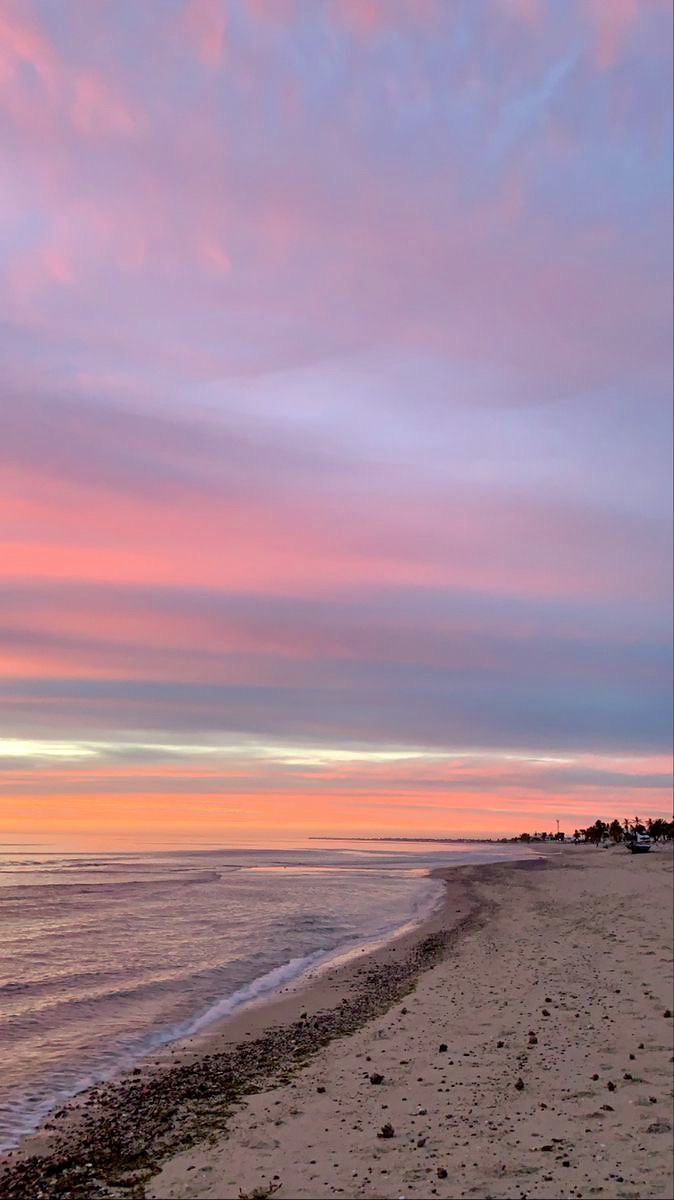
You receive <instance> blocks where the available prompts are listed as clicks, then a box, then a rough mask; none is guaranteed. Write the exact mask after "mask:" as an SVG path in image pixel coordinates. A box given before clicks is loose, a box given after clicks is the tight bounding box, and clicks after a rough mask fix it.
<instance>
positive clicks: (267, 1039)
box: [0, 847, 673, 1200]
mask: <svg viewBox="0 0 674 1200" xmlns="http://www.w3.org/2000/svg"><path fill="white" fill-rule="evenodd" d="M447 874H448V877H449V882H448V885H447V899H446V902H445V905H444V907H443V909H442V910H441V911H440V912H439V913H438V914H436V916H435V917H434V918H432V920H431V922H429V924H428V925H427V926H425V927H424V928H423V930H420V931H418V932H417V933H416V934H411V935H406V937H404V938H401V939H400V940H399V941H398V942H397V943H395V944H390V945H388V946H386V947H383V948H381V949H380V950H378V951H377V952H376V953H375V954H373V955H369V956H362V958H361V959H360V960H357V961H355V962H351V963H350V964H348V966H346V967H343V968H341V969H339V970H337V971H332V972H328V973H326V974H324V975H321V976H319V977H318V978H317V979H315V980H314V982H313V983H312V984H311V985H310V986H309V987H305V988H304V989H301V990H300V989H294V990H289V991H288V992H287V993H286V994H285V995H284V996H283V997H282V998H281V999H280V1000H279V1001H278V1002H276V1003H275V1004H270V1005H266V1006H260V1007H259V1008H256V1009H251V1010H248V1011H247V1012H245V1013H243V1014H241V1015H240V1016H239V1017H237V1018H235V1019H234V1020H230V1021H229V1022H228V1023H227V1025H225V1026H222V1027H221V1028H220V1029H214V1030H211V1031H209V1033H208V1034H207V1035H204V1034H202V1035H201V1036H200V1037H199V1038H198V1039H193V1040H192V1041H191V1042H190V1043H189V1044H187V1045H186V1046H182V1047H174V1048H173V1049H172V1050H171V1051H167V1052H165V1053H164V1054H163V1055H162V1056H161V1058H159V1059H157V1060H155V1062H154V1063H153V1064H148V1065H147V1066H144V1067H143V1068H141V1069H139V1070H138V1071H137V1073H136V1074H134V1075H131V1076H128V1077H126V1078H125V1079H122V1080H121V1081H119V1082H117V1083H115V1084H111V1085H105V1086H103V1087H100V1088H98V1089H94V1090H93V1092H90V1093H86V1094H85V1095H84V1096H83V1097H81V1098H79V1101H78V1103H77V1104H74V1105H72V1106H69V1110H68V1111H67V1112H66V1113H65V1114H64V1115H63V1116H62V1117H61V1118H59V1119H57V1120H55V1121H52V1122H50V1123H49V1124H53V1125H54V1126H55V1128H52V1129H49V1128H46V1129H43V1130H42V1131H41V1132H40V1134H39V1135H38V1136H37V1137H36V1138H34V1139H31V1141H30V1142H26V1143H25V1144H24V1146H23V1147H22V1148H21V1152H20V1153H19V1154H18V1155H15V1156H14V1157H13V1158H12V1159H10V1160H9V1167H8V1169H7V1170H6V1172H5V1175H4V1177H3V1178H0V1194H2V1196H3V1197H7V1200H19V1198H21V1200H23V1198H24V1197H30V1198H31V1200H33V1197H38V1196H50V1197H63V1198H65V1197H78V1198H82V1200H84V1197H86V1198H87V1200H89V1198H94V1197H97V1196H112V1195H126V1196H132V1197H136V1196H146V1197H147V1198H148V1200H150V1198H155V1200H169V1198H170V1200H182V1198H184V1200H189V1198H192V1200H228V1198H229V1197H232V1198H233V1200H236V1198H238V1197H239V1196H240V1195H245V1196H252V1195H254V1194H255V1192H256V1189H257V1190H259V1191H261V1192H263V1193H265V1192H266V1193H270V1191H271V1189H273V1192H272V1194H275V1195H278V1197H279V1200H301V1198H303V1197H306V1198H308V1200H321V1198H323V1197H332V1196H341V1197H353V1198H356V1197H379V1198H384V1200H389V1198H393V1197H401V1196H405V1197H410V1198H413V1197H415V1196H416V1197H430V1196H435V1195H437V1196H444V1197H459V1196H467V1197H470V1196H475V1197H485V1198H487V1197H492V1198H494V1200H498V1198H499V1197H503V1198H504V1200H506V1198H509V1197H517V1198H520V1197H522V1196H526V1197H534V1196H539V1197H550V1198H553V1197H566V1196H569V1197H571V1196H575V1197H578V1196H588V1197H589V1196H600V1197H640V1198H642V1200H643V1198H647V1197H652V1198H653V1200H657V1198H659V1197H664V1196H669V1195H670V1194H671V1183H672V1179H671V1162H672V1158H671V1155H672V1115H671V1075H672V1026H673V1022H672V1018H671V1011H670V1010H671V1009H672V1007H673V1001H672V917H671V912H672V854H671V850H670V849H663V850H657V851H656V852H654V853H652V854H650V855H644V856H631V855H629V854H628V853H626V852H625V851H624V850H622V849H620V848H619V849H615V850H613V849H612V850H606V851H604V850H594V849H592V848H588V847H577V848H576V847H567V848H564V849H561V850H557V848H556V847H555V848H554V850H552V851H551V852H550V855H549V858H548V859H547V860H546V863H545V864H544V866H543V867H539V866H537V864H536V861H535V860H533V859H532V860H530V861H529V863H528V864H525V865H524V869H522V867H519V868H518V867H517V866H516V865H515V864H508V865H500V864H499V865H490V866H482V867H464V868H453V869H452V870H451V871H449V872H448V873H447ZM666 1013H670V1015H669V1016H667V1015H665V1014H666ZM387 1126H389V1127H390V1128H389V1129H387V1128H386V1127H387ZM387 1133H388V1134H389V1135H390V1136H386V1134H387ZM382 1134H384V1136H380V1135H382Z"/></svg>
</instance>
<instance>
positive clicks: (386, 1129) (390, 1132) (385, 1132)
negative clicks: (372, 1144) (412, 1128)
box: [377, 1121, 396, 1138]
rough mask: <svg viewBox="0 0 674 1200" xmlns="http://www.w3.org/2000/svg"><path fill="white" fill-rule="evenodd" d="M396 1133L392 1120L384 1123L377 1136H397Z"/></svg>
mask: <svg viewBox="0 0 674 1200" xmlns="http://www.w3.org/2000/svg"><path fill="white" fill-rule="evenodd" d="M395 1135H396V1131H395V1129H394V1128H393V1126H392V1124H391V1122H390V1121H387V1122H386V1124H385V1125H382V1127H381V1129H380V1130H379V1133H378V1134H377V1137H378V1138H392V1137H395Z"/></svg>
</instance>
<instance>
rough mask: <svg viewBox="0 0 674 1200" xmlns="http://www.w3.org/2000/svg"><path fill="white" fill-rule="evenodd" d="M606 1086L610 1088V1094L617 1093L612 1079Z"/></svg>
mask: <svg viewBox="0 0 674 1200" xmlns="http://www.w3.org/2000/svg"><path fill="white" fill-rule="evenodd" d="M606 1086H607V1088H608V1090H609V1092H614V1091H615V1084H614V1082H613V1080H612V1079H609V1081H608V1083H607V1084H606Z"/></svg>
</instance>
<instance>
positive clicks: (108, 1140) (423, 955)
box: [0, 855, 542, 1200]
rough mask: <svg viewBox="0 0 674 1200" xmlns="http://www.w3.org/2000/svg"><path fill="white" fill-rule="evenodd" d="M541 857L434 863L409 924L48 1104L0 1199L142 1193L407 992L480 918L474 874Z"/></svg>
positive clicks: (0, 1172)
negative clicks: (431, 895)
mask: <svg viewBox="0 0 674 1200" xmlns="http://www.w3.org/2000/svg"><path fill="white" fill-rule="evenodd" d="M540 865H542V864H541V860H540V859H538V858H536V857H534V856H533V855H532V856H531V858H529V857H523V858H521V859H520V858H517V859H515V858H513V859H512V860H508V861H507V862H503V861H499V862H495V863H481V864H466V865H457V866H450V867H442V868H436V869H433V870H431V871H430V872H429V877H431V878H435V879H439V880H442V881H443V882H444V884H445V895H444V897H443V898H442V899H441V900H440V902H439V904H438V906H437V907H436V909H435V910H433V911H432V912H431V914H430V915H428V916H426V917H425V918H424V919H423V920H422V921H421V922H420V923H419V924H417V925H415V926H414V927H413V928H409V929H408V928H407V926H403V927H402V930H403V932H394V933H393V934H392V936H391V937H390V938H387V939H386V940H385V941H382V942H380V943H376V944H375V945H374V947H371V946H369V945H365V946H363V947H362V948H361V949H358V948H354V950H352V951H350V952H347V959H346V961H344V962H342V961H338V962H337V964H333V963H331V962H330V961H327V962H325V963H323V964H318V965H316V966H314V967H310V968H309V969H308V970H307V971H305V972H303V973H302V974H301V975H299V976H298V977H297V979H295V980H292V981H290V982H289V983H288V984H286V985H284V986H283V987H282V988H281V989H279V990H277V991H276V992H272V993H269V994H268V995H267V996H262V997H260V998H259V999H258V1000H254V1001H251V1002H250V1003H248V1004H245V1005H244V1006H243V1007H242V1008H241V1009H239V1010H237V1011H235V1012H233V1013H232V1014H230V1015H227V1016H225V1017H222V1018H220V1019H216V1020H215V1021H214V1022H212V1023H211V1024H209V1025H207V1026H205V1027H204V1028H203V1029H201V1030H199V1031H197V1032H195V1033H193V1034H191V1035H189V1036H187V1037H185V1038H181V1039H178V1040H176V1041H172V1042H170V1043H167V1044H166V1045H164V1046H161V1047H159V1048H158V1049H157V1050H156V1051H155V1052H154V1053H153V1055H152V1058H151V1059H149V1058H146V1059H144V1060H141V1062H140V1063H139V1064H138V1065H137V1066H135V1067H134V1068H132V1069H131V1070H127V1071H125V1072H123V1073H122V1074H120V1075H119V1076H116V1077H114V1078H113V1079H111V1080H109V1081H107V1082H102V1083H99V1084H96V1085H94V1086H93V1087H91V1088H87V1089H86V1090H84V1091H82V1092H81V1093H78V1094H77V1095H76V1096H74V1097H73V1098H72V1099H71V1100H69V1101H67V1102H66V1103H65V1104H62V1105H61V1106H60V1107H59V1108H57V1109H56V1110H55V1111H52V1112H51V1113H50V1114H49V1115H48V1116H47V1117H46V1119H45V1120H44V1121H43V1122H42V1123H41V1124H40V1125H39V1126H38V1128H37V1129H36V1130H35V1131H34V1132H33V1133H30V1134H27V1135H26V1136H25V1137H23V1138H22V1139H21V1142H20V1143H19V1145H18V1146H17V1147H16V1148H15V1149H13V1150H9V1151H7V1152H5V1153H4V1154H3V1155H2V1156H0V1189H1V1191H2V1195H3V1198H6V1200H33V1198H34V1197H35V1196H36V1195H38V1194H39V1195H41V1196H44V1197H59V1198H60V1197H61V1196H63V1195H67V1196H68V1197H69V1198H70V1197H72V1198H73V1200H75V1198H81V1200H94V1198H95V1197H96V1196H99V1195H100V1196H103V1195H105V1196H109V1195H110V1194H111V1193H110V1187H112V1188H113V1189H114V1188H117V1187H118V1188H119V1189H120V1194H121V1192H122V1190H123V1192H124V1194H125V1195H133V1196H134V1197H135V1196H142V1195H143V1185H144V1183H145V1182H147V1181H148V1180H149V1179H151V1178H152V1176H153V1175H154V1174H155V1173H156V1170H157V1169H158V1167H159V1165H160V1163H161V1161H162V1160H164V1159H165V1158H167V1157H169V1156H170V1155H172V1154H174V1153H176V1152H179V1151H180V1150H181V1149H184V1148H185V1147H186V1146H190V1145H193V1144H194V1143H195V1141H196V1140H201V1139H202V1138H204V1137H208V1136H209V1135H211V1134H212V1133H214V1132H222V1131H223V1129H224V1128H225V1126H226V1122H227V1118H228V1116H229V1114H230V1112H231V1111H233V1109H234V1107H235V1106H236V1105H237V1104H238V1103H239V1102H240V1101H241V1099H242V1098H243V1097H245V1096H246V1095H249V1094H250V1093H251V1092H254V1091H257V1090H259V1087H260V1086H261V1085H262V1084H263V1083H264V1084H265V1085H266V1086H273V1085H274V1077H279V1078H281V1079H284V1078H285V1077H286V1076H287V1074H288V1072H289V1071H296V1070H298V1069H300V1068H301V1066H302V1065H303V1063H304V1062H306V1060H307V1058H309V1057H311V1056H313V1055H314V1054H316V1053H317V1052H318V1051H319V1050H320V1049H321V1048H322V1047H323V1046H325V1045H327V1044H328V1043H329V1042H330V1041H332V1040H333V1039H334V1038H340V1037H345V1036H348V1035H349V1034H350V1033H352V1032H353V1031H354V1030H355V1029H357V1028H360V1027H361V1026H362V1025H364V1024H365V1023H366V1022H367V1021H368V1020H371V1019H372V1018H373V1017H374V1016H376V1015H379V1014H381V1013H383V1012H386V1011H387V1010H388V1008H390V1007H391V1005H393V1004H394V1003H396V1001H397V1000H399V999H400V998H401V997H403V996H404V995H407V994H409V992H410V991H412V990H413V988H414V986H415V984H416V981H417V979H418V977H419V975H420V974H421V973H423V972H424V971H426V970H428V969H429V968H430V967H431V966H433V965H435V964H436V963H437V961H439V959H440V958H441V957H444V956H445V955H447V954H449V953H450V952H451V949H452V945H453V944H454V943H455V942H456V941H457V940H458V939H459V938H460V937H461V936H462V935H463V934H465V933H466V932H468V931H469V930H470V929H471V928H473V927H474V926H475V925H476V924H477V923H478V922H480V921H484V920H486V919H487V915H488V914H487V913H486V912H485V911H484V910H485V906H484V905H483V904H481V903H480V902H479V900H478V899H477V898H476V895H475V892H474V886H473V885H474V882H475V879H476V878H477V877H478V876H480V875H482V874H485V873H488V872H489V871H493V870H496V871H503V870H506V871H507V870H511V869H515V870H517V869H522V868H528V869H530V868H531V867H536V866H540ZM340 958H341V956H340ZM199 1077H201V1078H199ZM158 1104H161V1105H163V1108H162V1110H161V1113H158V1108H157V1106H158ZM169 1118H170V1122H172V1128H171V1129H170V1130H169V1129H168V1123H169ZM124 1125H126V1126H127V1128H126V1129H125V1128H123V1126H124ZM150 1147H152V1150H150Z"/></svg>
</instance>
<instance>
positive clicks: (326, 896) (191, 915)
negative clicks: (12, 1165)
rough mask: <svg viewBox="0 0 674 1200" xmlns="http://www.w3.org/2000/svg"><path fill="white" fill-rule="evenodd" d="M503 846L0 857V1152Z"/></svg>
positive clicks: (360, 939) (399, 925) (427, 903)
mask: <svg viewBox="0 0 674 1200" xmlns="http://www.w3.org/2000/svg"><path fill="white" fill-rule="evenodd" d="M514 854H517V855H519V856H521V854H522V851H521V850H517V849H515V848H510V847H505V846H504V847H497V846H494V847H490V846H480V847H479V849H478V848H476V847H474V846H472V847H471V846H469V845H459V846H451V847H449V846H439V845H433V844H428V843H407V844H401V843H379V842H376V843H364V842H361V843H357V842H354V843H349V844H346V843H342V844H341V845H338V844H336V843H324V842H316V843H315V844H314V846H313V848H302V849H297V850H291V849H281V850H280V849H267V850H252V849H233V850H226V849H222V850H207V851H171V852H154V853H124V854H122V853H104V854H91V853H70V854H68V853H51V854H36V853H30V852H29V850H26V851H24V852H22V850H21V848H14V849H12V850H10V851H9V852H7V851H4V852H0V1061H2V1064H3V1069H2V1073H1V1074H0V1149H8V1148H10V1147H12V1146H14V1145H16V1144H17V1142H18V1141H19V1139H20V1138H21V1137H22V1136H23V1135H24V1134H25V1133H28V1132H30V1131H31V1130H32V1129H34V1128H35V1127H36V1126H37V1125H38V1124H39V1123H40V1121H41V1120H43V1119H44V1117H45V1116H46V1115H47V1114H48V1112H49V1111H50V1110H51V1109H52V1108H53V1107H55V1106H57V1105H58V1104H59V1103H62V1102H63V1101H64V1100H66V1099H68V1098H70V1097H72V1096H73V1095H75V1094H76V1093H77V1092H78V1091H81V1090H82V1089H83V1088H85V1087H88V1086H90V1085H91V1084H93V1083H95V1082H99V1081H101V1080H103V1079H109V1078H110V1077H112V1076H113V1075H115V1074H116V1073H117V1072H119V1071H121V1070H123V1069H125V1068H128V1067H130V1066H131V1065H132V1064H134V1063H136V1062H138V1061H139V1060H141V1059H142V1058H143V1057H144V1056H145V1055H147V1054H148V1053H150V1052H151V1051H152V1050H153V1049H156V1048H157V1047H159V1046H162V1045H166V1044H167V1043H169V1042H171V1041H174V1040H176V1039H179V1038H182V1037H185V1036H188V1035H189V1034H191V1033H194V1032H196V1031H197V1030H199V1029H202V1028H204V1027H205V1026H207V1025H208V1024H210V1023H211V1022H213V1021H216V1020H218V1019H221V1018H223V1017H226V1016H227V1015H229V1014H231V1013H233V1012H235V1011H236V1010H237V1009H239V1008H241V1007H243V1006H244V1005H246V1004H248V1003H250V1002H251V1001H254V1000H258V999H260V998H262V997H265V996H268V995H271V994H273V993H274V992H275V991H277V990H278V989H279V988H280V987H281V986H283V984H284V983H287V982H289V981H290V980H292V979H295V978H297V977H299V976H300V975H302V974H303V973H305V972H307V971H308V970H309V969H311V968H312V967H314V968H315V967H316V966H318V965H319V964H322V963H326V962H329V961H330V960H331V959H333V958H335V957H338V956H342V955H345V954H348V953H349V952H355V951H356V950H358V949H360V948H361V947H363V946H369V945H371V944H376V943H377V942H380V941H382V940H384V939H387V938H390V937H391V936H392V935H394V934H395V933H396V932H398V931H402V930H404V929H406V928H411V927H413V926H414V925H415V924H419V923H420V922H422V921H423V920H424V918H425V917H427V916H428V915H430V913H431V912H432V911H433V909H434V908H435V907H436V906H437V905H438V904H439V903H440V902H441V900H442V896H443V891H444V889H443V885H442V884H441V883H440V882H438V881H437V880H432V879H429V878H428V874H427V873H428V871H429V870H430V869H431V868H432V867H433V866H447V865H451V864H458V863H468V862H485V861H491V860H494V859H497V858H503V857H513V855H514Z"/></svg>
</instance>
